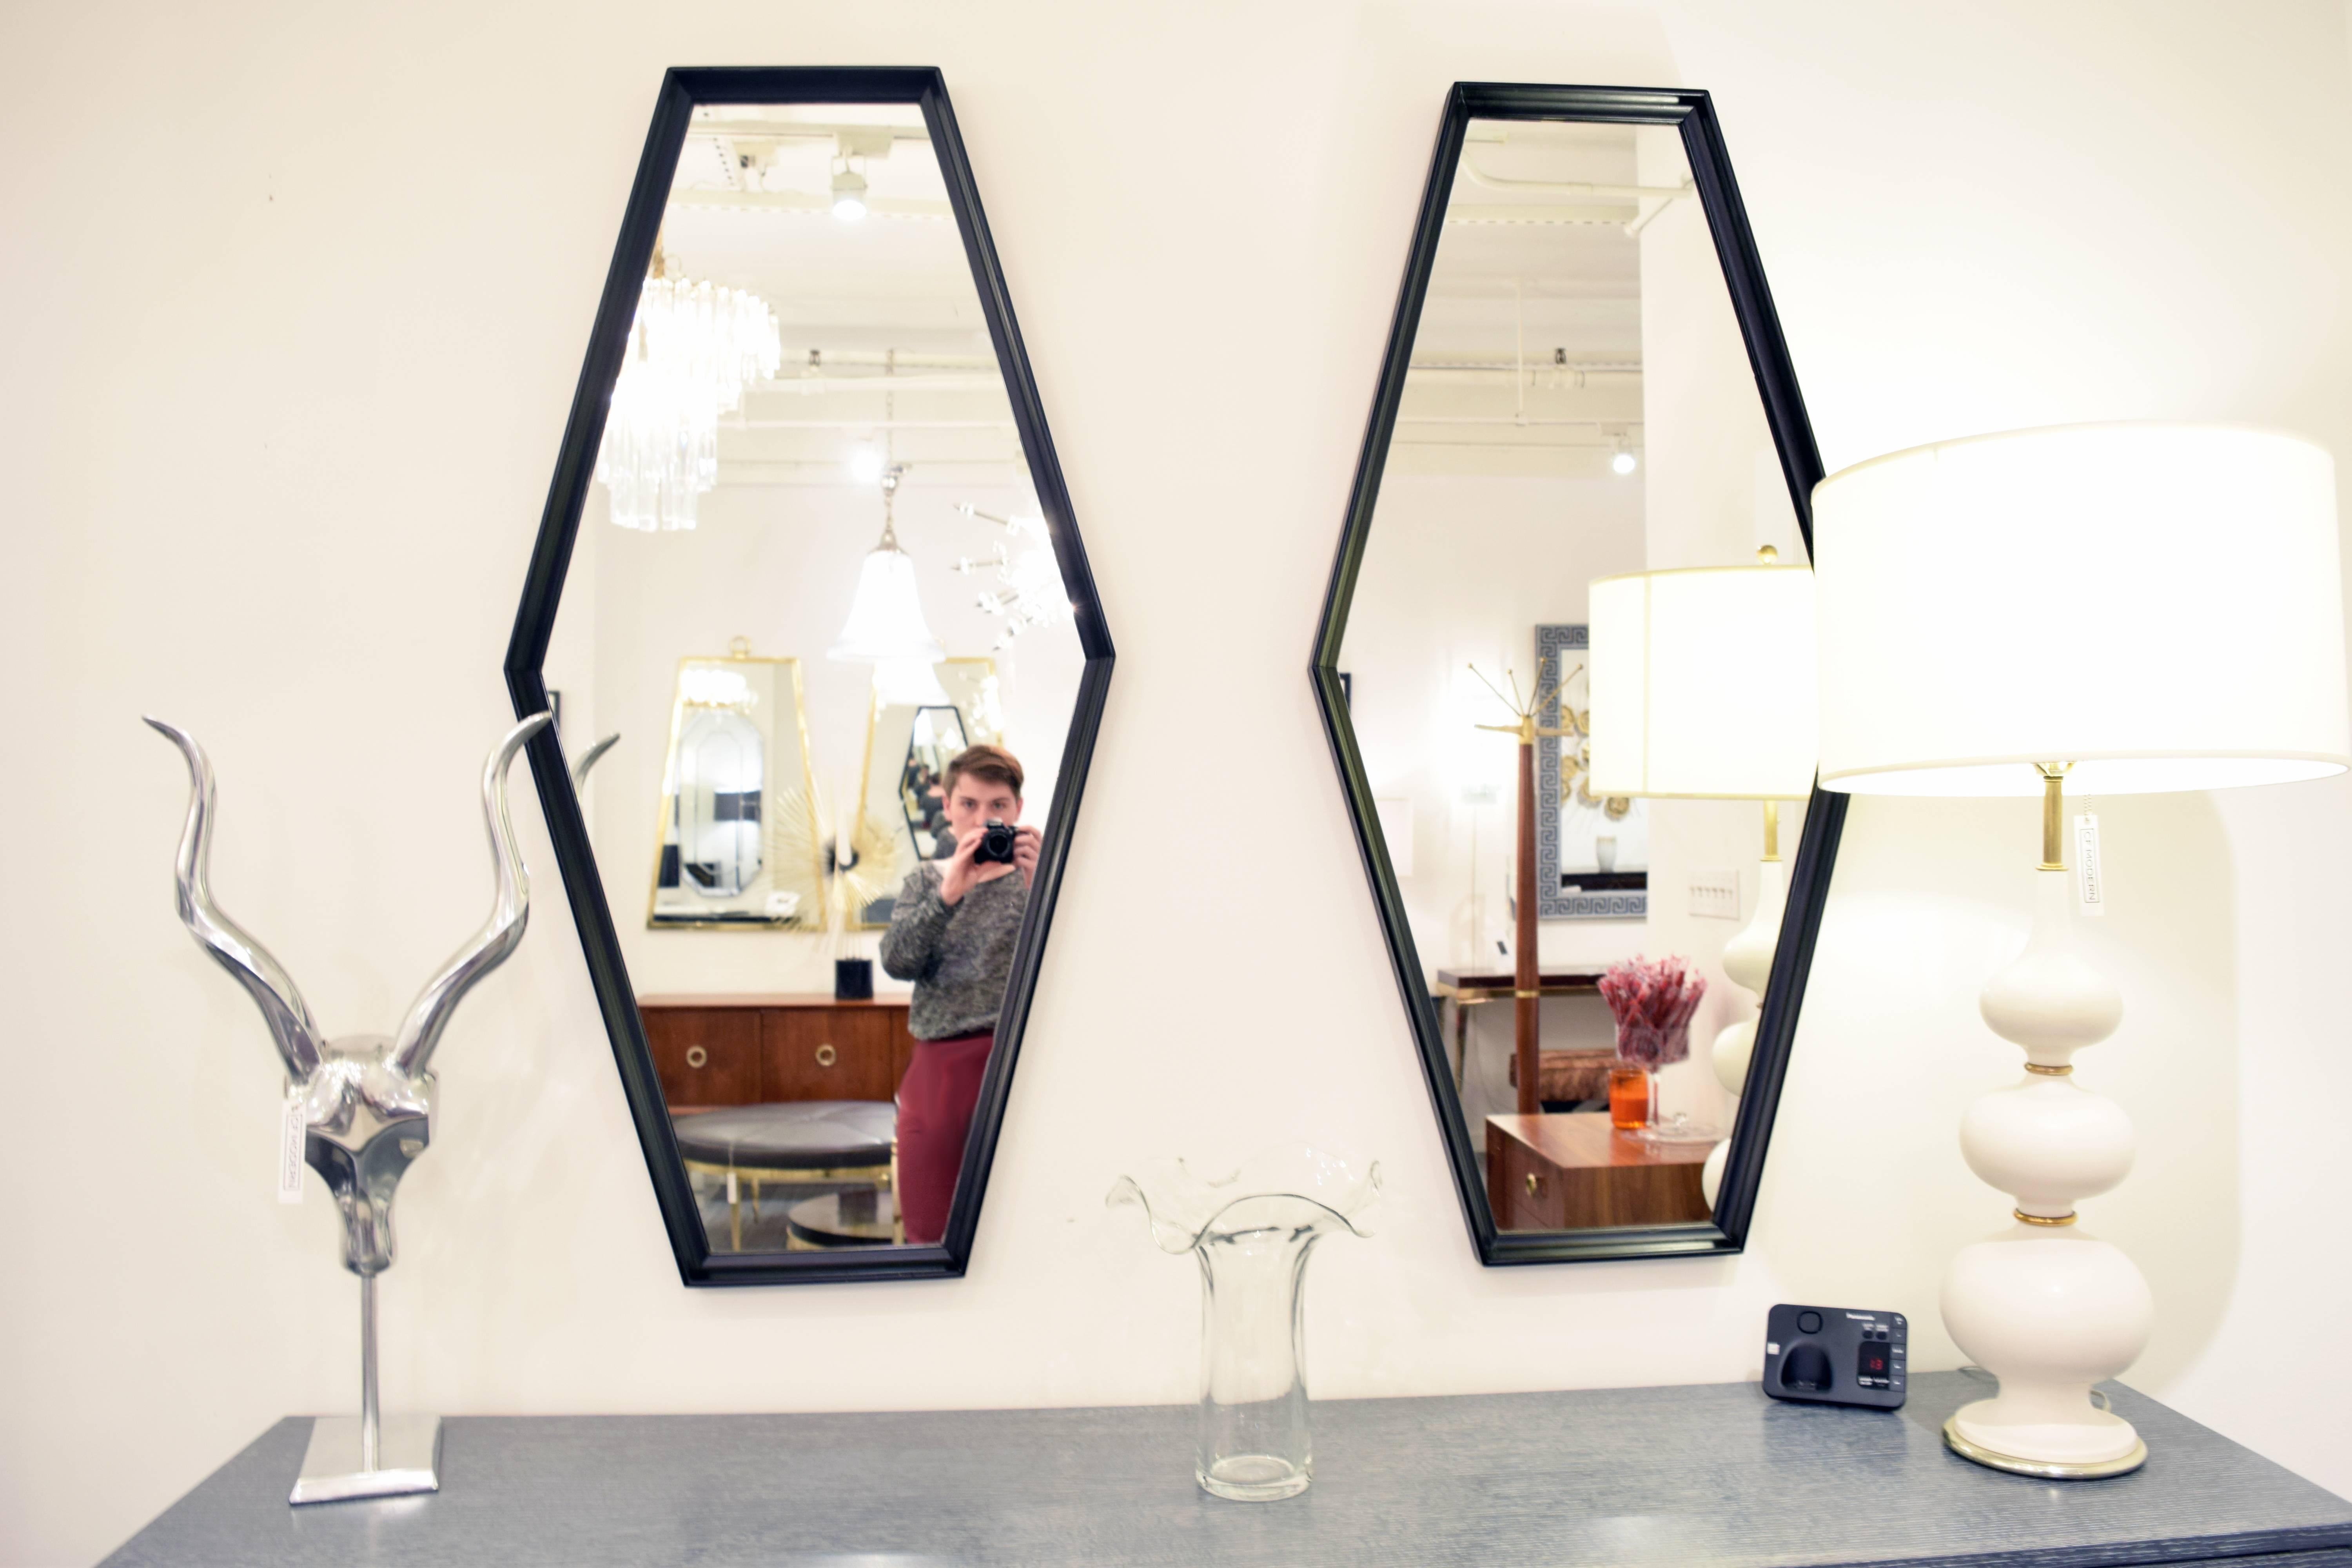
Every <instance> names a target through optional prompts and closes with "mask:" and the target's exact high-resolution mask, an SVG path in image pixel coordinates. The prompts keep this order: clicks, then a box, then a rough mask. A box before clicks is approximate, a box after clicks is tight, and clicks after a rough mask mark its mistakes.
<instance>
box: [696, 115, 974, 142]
mask: <svg viewBox="0 0 2352 1568" xmlns="http://www.w3.org/2000/svg"><path fill="white" fill-rule="evenodd" d="M687 134H688V135H689V136H724V137H726V138H727V139H728V140H730V141H731V142H834V141H838V140H839V139H840V138H841V137H844V136H853V137H868V136H875V135H883V134H887V136H888V137H889V138H890V140H892V141H893V142H929V141H930V139H931V133H930V132H929V131H928V130H926V129H924V128H923V127H922V126H920V125H853V124H851V123H849V122H848V121H814V120H807V121H783V120H748V119H747V120H728V119H723V118H721V117H720V116H719V115H717V114H712V115H708V116H706V115H704V114H703V113H700V112H698V113H697V114H696V115H695V117H694V120H693V121H692V122H691V123H690V124H689V125H688V127H687Z"/></svg>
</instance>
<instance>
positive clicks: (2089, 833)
mask: <svg viewBox="0 0 2352 1568" xmlns="http://www.w3.org/2000/svg"><path fill="white" fill-rule="evenodd" d="M2074 889H2075V891H2076V892H2078V893H2079V894H2081V895H2082V902H2083V912H2084V914H2086V915H2104V914H2105V913H2106V912H2107V879H2106V874H2105V872H2104V871H2103V870H2101V869H2100V867H2099V818H2098V815H2097V813H2095V812H2088V811H2086V812H2084V813H2083V814H2082V815H2081V816H2077V817H2075V818H2074Z"/></svg>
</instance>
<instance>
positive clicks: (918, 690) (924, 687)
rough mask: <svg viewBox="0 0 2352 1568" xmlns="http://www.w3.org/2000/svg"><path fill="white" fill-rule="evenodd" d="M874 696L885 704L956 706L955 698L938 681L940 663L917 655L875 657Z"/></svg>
mask: <svg viewBox="0 0 2352 1568" xmlns="http://www.w3.org/2000/svg"><path fill="white" fill-rule="evenodd" d="M874 700H875V701H877V702H878V703H880V704H882V705H883V706H884V707H886V708H952V707H954V706H955V699H954V698H952V697H950V696H949V695H948V689H947V688H946V687H944V686H941V685H940V672H939V667H938V666H936V665H934V664H932V663H931V662H929V660H928V659H920V658H886V659H881V660H878V661H877V663H876V664H875V666H874Z"/></svg>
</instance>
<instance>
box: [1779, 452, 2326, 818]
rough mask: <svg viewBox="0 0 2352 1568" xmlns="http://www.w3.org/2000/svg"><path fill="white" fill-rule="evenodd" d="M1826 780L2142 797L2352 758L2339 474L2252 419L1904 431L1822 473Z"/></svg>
mask: <svg viewBox="0 0 2352 1568" xmlns="http://www.w3.org/2000/svg"><path fill="white" fill-rule="evenodd" d="M1813 551H1814V561H1815V570H1816V574H1817V577H1818V581H1819V591H1820V600H1821V609H1820V614H1821V693H1822V697H1821V723H1822V732H1821V772H1822V788H1824V789H1832V790H1843V791H1847V792H1851V793H1854V794H1877V795H2039V794H2041V793H2042V776H2041V774H2040V773H2038V772H2037V771H2036V770H2035V768H2034V767H2033V766H2032V764H2033V763H2072V764H2073V767H2072V769H2071V771H2070V772H2069V773H2067V775H2066V789H2067V792H2068V793H2070V794H2074V795H2131V794H2140V793H2146V792H2150V791H2158V790H2190V789H2215V788H2221V787H2223V786H2226V785H2231V784H2280V783H2285V782H2288V781H2291V780H2295V779H2311V778H2319V777H2323V776H2325V775H2326V774H2329V773H2340V772H2342V771H2344V769H2345V767H2346V766H2347V763H2352V732H2347V731H2352V725H2347V709H2346V701H2345V673H2344V621H2343V602H2342V594H2343V584H2342V579H2341V577H2340V576H2339V575H2338V567H2337V558H2336V557H2337V546H2336V473H2335V464H2334V462H2333V461H2332V460H2331V459H2330V458H2329V457H2328V455H2327V454H2326V452H2325V451H2323V450H2321V449H2320V448H2319V447H2315V446H2313V445H2312V444H2311V443H2309V442H2307V441H2304V440H2301V439H2298V438H2296V437H2292V436H2284V435H2279V434H2275V433H2272V432H2267V431H2260V430H2247V429H2231V428H2223V427H2213V426H2163V425H2084V426H2058V427H2053V428H2048V429H2039V430H2020V431H2011V432H2009V433H2006V434H2002V435H1995V436H1980V437H1970V438H1969V439H1966V440H1958V441H1948V442H1942V443H1938V444H1937V445H1934V446H1928V447H1914V448H1912V449H1911V450H1908V451H1904V452H1896V453H1894V454H1892V455H1890V456H1887V457H1883V458H1874V459H1872V460H1871V461H1869V462H1866V463H1861V464H1857V465H1856V466H1854V467H1853V468H1846V469H1844V470H1843V471H1841V472H1839V473H1836V474H1832V476H1831V477H1830V478H1828V479H1824V480H1822V483H1821V485H1820V486H1819V487H1818V488H1817V489H1815V490H1814V492H1813Z"/></svg>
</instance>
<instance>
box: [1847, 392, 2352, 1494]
mask: <svg viewBox="0 0 2352 1568" xmlns="http://www.w3.org/2000/svg"><path fill="white" fill-rule="evenodd" d="M1813 550H1814V565H1815V571H1816V574H1817V579H1818V586H1819V594H1820V626H1821V690H1822V704H1821V726H1822V728H1821V775H1822V788H1824V789H1832V790H1845V791H1850V792H1853V793H1855V794H1879V795H2021V796H2033V795H2040V796H2041V797H2042V860H2041V866H2040V870H2039V875H2038V876H2037V878H2036V880H2037V882H2038V884H2039V888H2038V894H2037V902H2036V906H2035V915H2034V922H2033V928H2032V936H2031V937H2030V938H2029V939H2028V941H2027V943H2026V946H2025V951H2024V952H2023V953H2022V954H2021V955H2020V956H2019V957H2018V959H2017V960H2016V961H2015V962H2014V963H2011V965H2010V966H2009V967H2008V968H2007V969H2005V970H2003V971H2001V972H2000V973H1998V974H1996V975H1995V976H1993V978H1992V979H1991V981H1990V982H1989V983H1988V984H1986V986H1985V989H1984V993H1983V995H1982V997H1981V1001H1980V1005H1981V1008H1982V1011H1983V1014H1984V1018H1985V1022H1986V1023H1988V1024H1990V1026H1992V1028H1993V1030H1994V1032H1995V1033H1997V1034H1999V1035H2000V1036H2001V1037H2003V1038H2005V1039H2009V1040H2012V1041H2014V1042H2016V1043H2017V1044H2018V1045H2020V1046H2021V1047H2024V1049H2025V1056H2026V1071H2025V1076H2024V1077H2023V1079H2021V1081H2020V1082H2018V1083H2016V1084H2014V1085H2012V1086H2011V1087H2010V1088H2008V1089H1999V1090H1996V1091H1994V1092H1993V1093H1990V1094H1988V1095H1986V1096H1984V1097H1983V1098H1982V1099H1980V1100H1978V1101H1977V1102H1976V1103H1975V1104H1974V1105H1973V1106H1971V1107H1970V1108H1969V1111H1968V1114H1967V1115H1966V1117H1965V1118H1964V1119H1963V1121H1962V1122H1961V1127H1960V1147H1961V1150H1962V1152H1964V1153H1965V1154H1966V1156H1967V1158H1968V1162H1969V1169H1971V1170H1973V1171H1974V1172H1976V1173H1977V1174H1978V1175H1979V1176H1980V1177H1982V1178H1983V1179H1984V1180H1985V1181H1987V1182H1989V1183H1990V1184H1992V1185H1993V1186H1995V1187H1998V1188H2000V1190H2002V1191H2004V1192H2008V1193H2011V1194H2014V1196H2015V1200H2016V1201H2015V1209H2014V1217H2015V1223H2014V1224H2013V1225H2012V1226H2011V1227H2010V1229H2009V1230H2008V1231H2007V1232H2005V1233H2003V1234H2001V1235H1999V1236H1997V1237H1992V1238H1990V1239H1988V1240H1985V1241H1980V1242H1978V1243H1975V1244H1974V1245H1972V1246H1969V1247H1964V1248H1962V1249H1961V1251H1960V1253H1959V1255H1958V1257H1956V1258H1954V1259H1953V1260H1952V1264H1951V1267H1950V1269H1949V1271H1948V1273H1947V1274H1946V1275H1945V1278H1944V1288H1943V1312H1944V1323H1945V1327H1946V1328H1947V1329H1948V1330H1949V1331H1950V1332H1951V1335H1952V1338H1953V1339H1954V1340H1955V1341H1956V1342H1958V1345H1959V1347H1960V1349H1961V1350H1962V1351H1963V1352H1966V1353H1967V1354H1968V1355H1969V1357H1971V1358H1972V1359H1973V1360H1975V1361H1976V1362H1977V1363H1979V1364H1980V1365H1982V1366H1984V1367H1985V1368H1987V1369H1988V1370H1990V1371H1991V1372H1992V1373H1996V1374H1997V1375H1998V1376H1999V1377H2000V1394H1999V1396H1998V1397H1996V1398H1992V1399H1988V1400H1980V1401H1979V1402H1977V1403H1976V1404H1973V1405H1968V1406H1966V1407H1964V1408H1963V1409H1961V1410H1960V1411H1959V1412H1958V1414H1957V1415H1954V1416H1953V1417H1952V1419H1951V1421H1950V1422H1949V1423H1948V1424H1947V1426H1946V1427H1945V1436H1946V1437H1947V1439H1948V1441H1949V1443H1950V1445H1951V1447H1953V1448H1954V1449H1955V1450H1957V1451H1958V1452H1959V1453H1961V1454H1963V1455H1966V1456H1967V1457H1968V1458H1971V1459H1975V1460H1978V1461H1979V1462H1980V1463H1983V1464H1988V1465H1991V1466H1994V1467H1996V1468H2001V1469H2008V1470H2016V1471H2021V1472H2022V1473H2025V1474H2029V1475H2041V1476H2058V1477H2084V1476H2099V1475H2116V1474H2121V1473H2123V1472H2124V1471H2126V1470H2128V1469H2132V1468H2136V1467H2137V1466H2138V1465H2139V1464H2140V1463H2141V1462H2142V1461H2143V1460H2144V1459H2145V1458H2147V1448H2146V1447H2145V1446H2144V1445H2143V1444H2142V1443H2141V1441H2140V1439H2139V1436H2138V1434H2137V1433H2136V1432H2134V1431H2133V1429H2132V1427H2131V1426H2130V1424H2129V1423H2128V1422H2126V1421H2125V1420H2123V1419H2122V1418H2121V1417H2119V1416H2116V1415H2112V1414H2109V1413H2108V1412H2106V1411H2105V1410H2102V1409H2099V1408H2097V1407H2095V1405H2093V1403H2092V1400H2091V1384H2094V1383H2095V1382H2096V1381H2098V1380H2099V1379H2101V1378H2106V1377H2113V1376H2115V1375H2116V1374H2117V1373H2121V1372H2122V1371H2123V1370H2124V1369H2125V1368H2126V1367H2127V1366H2129V1365H2130V1364H2131V1363H2133V1362H2134V1361H2135V1360H2137V1357H2138V1355H2139V1352H2140V1351H2141V1349H2142V1348H2143V1347H2144V1346H2145V1345H2146V1343H2147V1335H2148V1331H2149V1329H2150V1327H2151V1325H2152V1322H2153V1319H2154V1313H2155V1305H2154V1301H2153V1300H2152V1298H2151V1296H2150V1294H2149V1291H2148V1289H2147V1281H2146V1280H2145V1279H2142V1278H2141V1276H2140V1273H2139V1270H2138V1269H2137V1268H2136V1267H2134V1266H2133V1264H2132V1262H2131V1260H2130V1259H2129V1258H2126V1256H2125V1255H2124V1254H2123V1253H2122V1252H2121V1251H2120V1250H2118V1249H2117V1248H2116V1247H2113V1246H2110V1245H2109V1244H2107V1243H2105V1242H2103V1241H2099V1240H2097V1239H2095V1237H2091V1236H2089V1235H2087V1234H2085V1233H2084V1231H2083V1229H2082V1228H2081V1227H2080V1226H2077V1225H2076V1224H2075V1214H2074V1205H2075V1203H2076V1202H2077V1200H2079V1199H2083V1198H2087V1197H2091V1196H2095V1195H2096V1194H2100V1193H2104V1192H2106V1191H2108V1190H2109V1189H2111V1188H2113V1187H2114V1186H2116V1184H2118V1183H2120V1182H2121V1181H2122V1180H2123V1179H2124V1177H2125V1175H2126V1173H2128V1172H2129V1170H2130V1168H2131V1163H2132V1156H2133V1152H2134V1151H2133V1133H2132V1126H2131V1121H2130V1119H2129V1117H2127V1116H2126V1114H2125V1113H2124V1110H2123V1109H2122V1107H2120V1106H2118V1105H2116V1103H2115V1102H2114V1101H2113V1100H2107V1099H2105V1098H2104V1097H2103V1096H2100V1095H2097V1094H2094V1093H2092V1092H2090V1091H2088V1090H2086V1089H2083V1088H2082V1087H2081V1086H2080V1085H2078V1084H2077V1083H2075V1082H2074V1079H2073V1078H2072V1077H2071V1076H2070V1075H2071V1074H2072V1073H2073V1072H2074V1066H2073V1061H2072V1058H2073V1057H2074V1052H2075V1051H2077V1050H2079V1049H2080V1048H2082V1047H2085V1046H2089V1045H2093V1044H2095V1043H2096V1042H2098V1041H2100V1040H2102V1039H2105V1037H2107V1036H2108V1035H2109V1034H2111V1033H2113V1032H2114V1030H2115V1028H2116V1025H2117V1024H2118V1023H2119V1022H2120V1021H2121V1019H2122V1016H2123V1003H2122V999H2121V997H2120V996H2119V995H2118V994H2116V989H2115V987H2114V986H2113V985H2112V984H2109V983H2108V982H2107V981H2106V980H2105V977H2103V976H2101V975H2100V974H2099V973H2097V972H2096V971H2095V970H2093V969H2092V968H2091V967H2090V966H2089V965H2088V964H2087V963H2084V961H2083V960H2082V959H2080V958H2079V957H2077V956H2076V955H2075V953H2074V946H2073V939H2072V935H2071V929H2072V925H2073V921H2074V918H2075V916H2074V902H2075V894H2074V888H2073V885H2072V884H2073V879H2071V878H2070V877H2069V876H2068V875H2067V872H2066V866H2065V854H2064V851H2065V848H2066V842H2067V837H2068V834H2067V825H2066V822H2065V816H2064V808H2063V801H2062V790H2063V787H2064V786H2065V785H2066V784H2072V785H2073V786H2074V788H2075V789H2076V790H2077V791H2079V792H2082V793H2084V794H2089V795H2129V794H2137V793H2143V792H2149V791H2158V790H2192V789H2216V788H2221V787H2223V786H2227V785H2234V784H2279V783H2284V782H2288V781H2292V780H2296V779H2311V778H2319V777H2323V776H2325V775H2326V774H2329V773H2340V772H2342V771H2343V770H2344V769H2345V767H2346V766H2347V763H2352V732H2347V711H2346V703H2345V673H2344V625H2343V603H2342V592H2343V589H2342V579H2341V578H2340V577H2339V575H2338V568H2337V548H2336V489H2335V467H2334V464H2333V463H2332V462H2331V461H2330V459H2329V458H2328V456H2327V454H2326V452H2324V451H2322V450H2321V449H2320V448H2318V447H2315V446H2312V445H2311V444H2310V443H2308V442H2305V441H2302V440H2298V439H2295V438H2294V437H2288V436H2281V435H2275V434H2271V433H2267V432H2263V431H2256V430H2240V429H2226V428H2210V427H2198V426H2150V425H2103V426H2068V427H2061V428H2054V429H2044V430H2021V431H2014V432H2011V433H2008V434H2005V435H1998V436H1984V437H1974V438H1971V439H1969V440H1963V441H1951V442H1946V443H1942V444H1940V445H1937V446H1932V447H1916V448H1914V449H1912V450H1910V451H1906V452H1897V453H1895V454H1893V455H1892V456H1889V457H1884V458H1875V459H1874V460H1872V461H1870V462H1867V463H1863V464H1859V465H1857V466H1855V467H1853V468H1847V469H1845V470H1844V471H1843V472H1841V473H1837V474H1833V475H1832V476H1831V477H1830V478H1829V479H1825V480H1823V481H1822V484H1821V486H1820V487H1819V488H1818V489H1816V490H1815V491H1814V492H1813Z"/></svg>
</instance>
